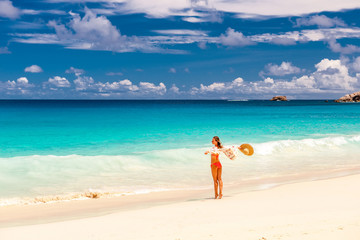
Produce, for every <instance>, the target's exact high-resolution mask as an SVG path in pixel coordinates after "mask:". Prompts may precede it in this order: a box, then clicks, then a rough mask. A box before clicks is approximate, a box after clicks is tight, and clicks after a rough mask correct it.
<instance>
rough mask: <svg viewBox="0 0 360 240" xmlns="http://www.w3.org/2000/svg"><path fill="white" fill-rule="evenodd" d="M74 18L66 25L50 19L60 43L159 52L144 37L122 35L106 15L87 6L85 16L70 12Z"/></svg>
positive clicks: (69, 45) (100, 48) (71, 46)
mask: <svg viewBox="0 0 360 240" xmlns="http://www.w3.org/2000/svg"><path fill="white" fill-rule="evenodd" d="M70 14H71V16H72V19H71V20H70V22H69V23H67V24H66V25H64V24H61V23H58V22H56V21H50V22H49V23H48V26H49V27H52V28H54V29H55V32H56V37H57V40H58V42H59V43H61V44H63V45H65V46H66V47H68V48H74V49H88V50H104V51H113V52H134V51H142V52H159V51H160V49H159V48H157V47H154V46H152V45H151V44H150V43H148V42H146V41H143V40H142V39H140V38H138V37H135V36H132V37H128V36H126V35H122V34H121V33H120V31H119V30H118V29H117V27H116V26H114V25H113V24H112V23H111V22H110V21H109V20H108V19H107V18H106V17H104V16H97V15H96V14H94V13H93V12H92V11H91V10H89V9H88V8H85V15H84V17H80V15H79V14H77V13H70Z"/></svg>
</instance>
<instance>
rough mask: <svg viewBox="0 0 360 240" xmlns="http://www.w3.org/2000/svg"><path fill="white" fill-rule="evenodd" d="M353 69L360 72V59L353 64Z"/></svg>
mask: <svg viewBox="0 0 360 240" xmlns="http://www.w3.org/2000/svg"><path fill="white" fill-rule="evenodd" d="M351 67H352V69H354V70H355V71H357V72H360V57H357V58H356V59H355V60H354V62H353V63H352V66H351Z"/></svg>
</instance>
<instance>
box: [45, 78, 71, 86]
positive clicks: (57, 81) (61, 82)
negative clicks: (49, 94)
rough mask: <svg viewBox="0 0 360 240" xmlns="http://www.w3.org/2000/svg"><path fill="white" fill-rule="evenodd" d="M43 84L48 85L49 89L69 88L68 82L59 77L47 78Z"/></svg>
mask: <svg viewBox="0 0 360 240" xmlns="http://www.w3.org/2000/svg"><path fill="white" fill-rule="evenodd" d="M45 84H46V85H49V86H50V87H51V88H54V87H56V88H69V87H70V86H71V84H70V82H69V81H68V80H67V79H66V78H64V77H59V76H55V77H53V78H49V80H48V81H47V82H45Z"/></svg>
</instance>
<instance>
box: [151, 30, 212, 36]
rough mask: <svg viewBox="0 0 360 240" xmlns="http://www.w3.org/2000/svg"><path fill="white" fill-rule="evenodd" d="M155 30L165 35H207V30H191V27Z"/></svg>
mask: <svg viewBox="0 0 360 240" xmlns="http://www.w3.org/2000/svg"><path fill="white" fill-rule="evenodd" d="M153 32H156V33H159V34H163V35H190V36H207V35H208V34H207V32H206V31H200V30H190V29H166V30H153Z"/></svg>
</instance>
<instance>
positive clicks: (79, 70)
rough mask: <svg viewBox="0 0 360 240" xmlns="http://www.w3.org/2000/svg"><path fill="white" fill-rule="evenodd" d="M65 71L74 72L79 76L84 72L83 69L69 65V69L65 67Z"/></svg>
mask: <svg viewBox="0 0 360 240" xmlns="http://www.w3.org/2000/svg"><path fill="white" fill-rule="evenodd" d="M65 73H74V74H75V75H76V76H80V75H82V74H84V73H85V71H84V70H83V69H79V68H74V67H70V68H69V69H67V70H66V71H65Z"/></svg>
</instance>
